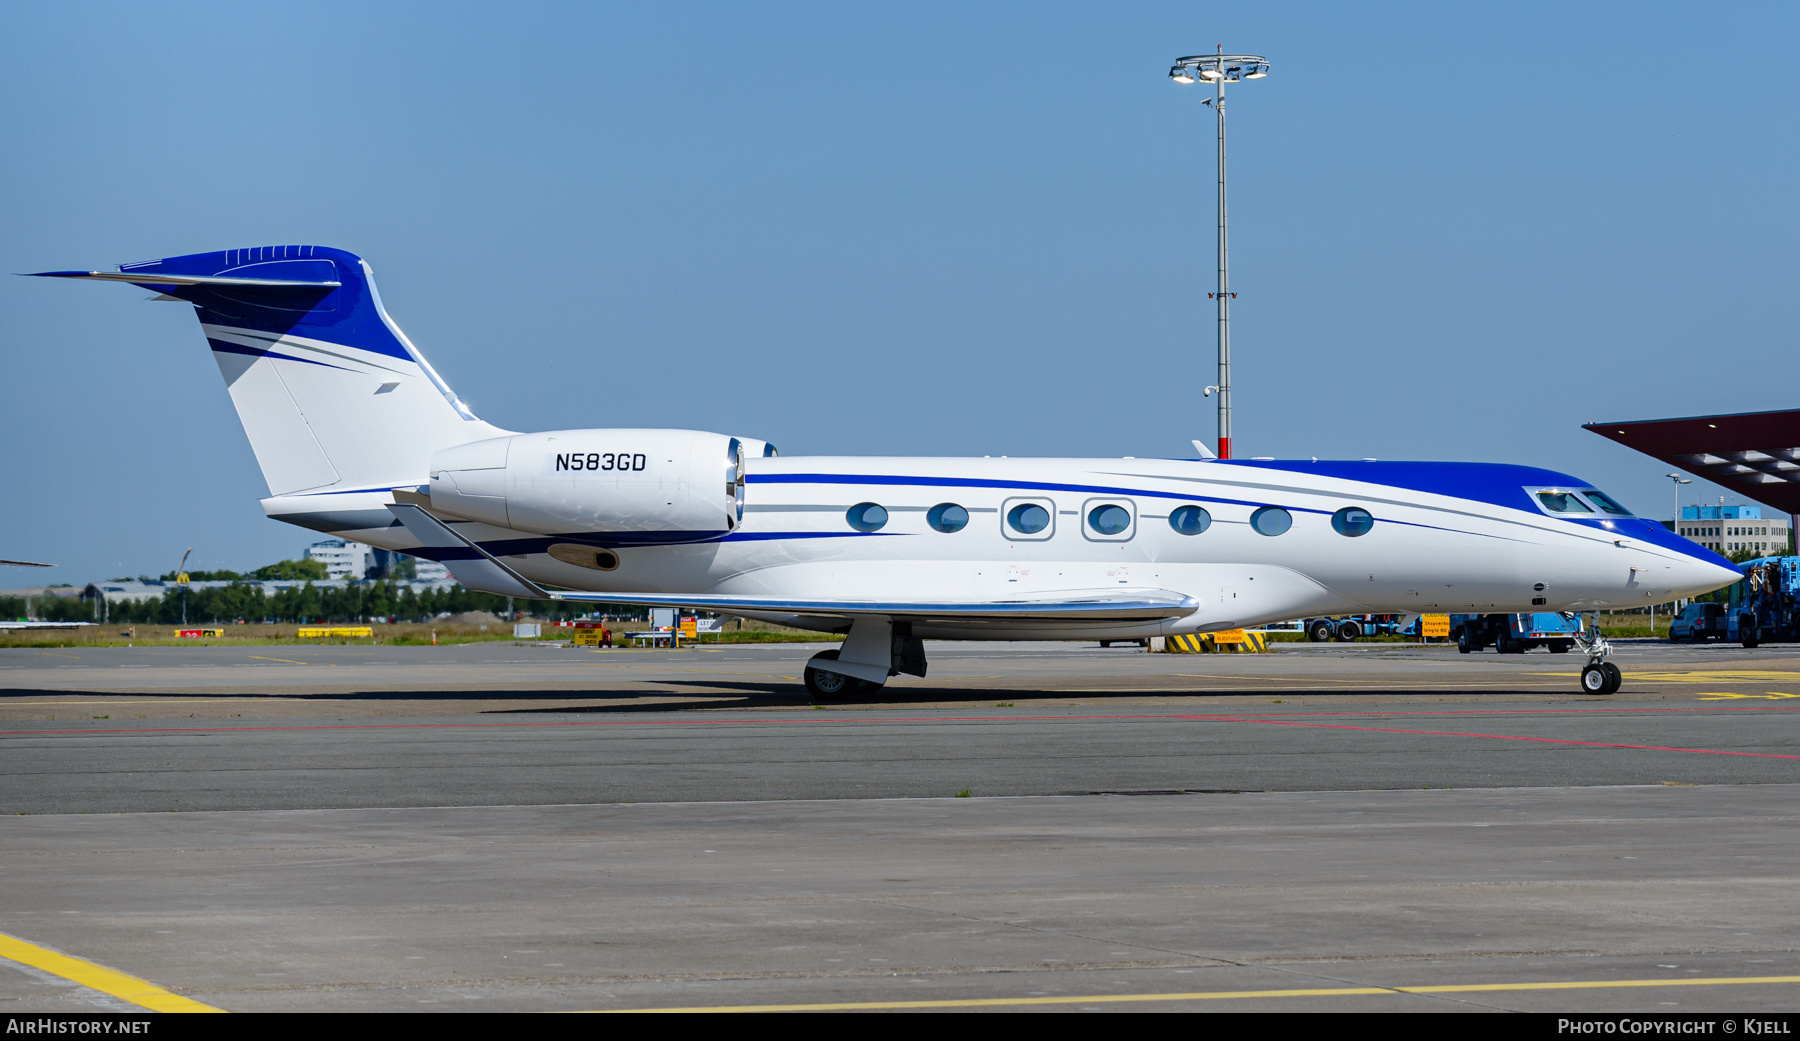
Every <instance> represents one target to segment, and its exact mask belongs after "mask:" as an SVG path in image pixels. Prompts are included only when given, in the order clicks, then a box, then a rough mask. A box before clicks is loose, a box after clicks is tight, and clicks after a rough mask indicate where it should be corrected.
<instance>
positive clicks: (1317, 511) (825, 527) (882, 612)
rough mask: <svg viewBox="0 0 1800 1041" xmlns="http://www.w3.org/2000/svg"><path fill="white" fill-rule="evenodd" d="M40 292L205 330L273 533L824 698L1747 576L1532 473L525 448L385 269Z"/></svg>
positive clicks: (300, 256) (727, 449)
mask: <svg viewBox="0 0 1800 1041" xmlns="http://www.w3.org/2000/svg"><path fill="white" fill-rule="evenodd" d="M40 274H42V275H45V276H50V277H58V278H81V279H99V280H103V281H112V282H128V283H131V284H133V285H137V286H141V287H143V288H145V289H149V290H152V291H155V292H157V293H159V294H161V297H160V298H162V299H174V300H182V301H187V302H189V303H191V304H193V306H194V308H195V311H196V312H197V314H198V316H199V319H200V327H201V329H202V330H203V331H204V332H205V334H206V339H207V343H208V344H210V345H211V347H212V351H213V357H214V358H215V359H216V360H217V361H218V365H219V371H220V372H221V373H223V375H224V377H225V384H226V386H227V387H228V388H229V389H230V392H231V399H232V402H233V404H235V405H236V406H237V411H238V418H239V419H240V420H242V422H243V424H244V432H245V433H246V434H248V435H249V437H250V445H251V448H253V449H254V450H255V452H256V460H257V462H258V463H259V464H260V465H261V467H262V471H263V476H264V477H265V478H266V479H267V481H268V484H269V498H267V499H264V500H263V501H262V504H263V509H264V510H265V512H267V514H268V515H269V516H270V517H273V518H275V519H277V520H282V521H287V522H288V523H290V524H297V525H300V526H301V527H305V528H311V529H313V530H316V531H323V532H329V533H330V534H332V535H336V536H338V537H340V538H345V539H354V540H356V541H359V542H365V543H368V544H370V545H372V546H377V547H380V548H382V549H388V550H398V551H401V552H404V553H410V554H414V555H416V556H421V557H427V558H431V559H434V560H440V561H443V562H445V563H446V564H448V565H449V566H450V568H451V569H452V571H453V573H454V574H455V576H456V578H457V580H458V581H460V582H461V583H462V584H463V585H464V586H466V587H467V588H469V589H473V590H479V591H483V592H488V593H498V594H503V595H507V596H514V597H538V598H543V599H549V600H564V601H574V602H580V603H586V604H641V605H653V606H664V607H678V608H691V609H701V610H709V611H718V612H723V613H728V614H734V615H741V616H744V617H748V618H758V619H764V620H767V621H771V622H777V623H781V624H786V625H795V626H800V627H802V628H807V629H814V630H822V631H830V632H839V633H844V634H845V637H846V638H845V640H844V642H843V644H842V645H841V647H840V648H839V649H837V650H830V651H825V652H823V653H821V654H818V655H815V656H813V658H812V660H811V661H809V662H808V663H807V666H806V669H805V678H806V687H807V689H808V691H809V692H811V694H812V695H813V696H814V697H815V698H819V699H833V698H840V697H846V696H849V695H851V694H853V693H854V692H855V691H857V690H858V689H862V688H864V687H866V686H879V685H881V684H883V683H886V682H887V680H888V679H889V678H890V677H892V676H895V675H899V674H902V673H904V674H908V675H913V676H924V675H925V669H926V663H925V653H924V645H923V643H922V641H923V640H925V639H946V640H1073V639H1083V640H1091V639H1104V640H1130V639H1141V638H1144V637H1155V636H1169V635H1175V634H1181V633H1196V632H1208V631H1217V630H1223V629H1236V628H1241V627H1244V626H1250V625H1257V624H1261V623H1264V622H1271V621H1278V620H1281V619H1289V618H1296V617H1302V616H1307V615H1323V614H1342V613H1361V612H1400V613H1416V612H1427V611H1434V612H1514V611H1533V610H1538V611H1566V612H1575V611H1587V610H1594V609H1597V608H1622V607H1632V606H1643V605H1647V604H1655V603H1662V602H1665V601H1668V600H1671V599H1673V598H1676V597H1687V596H1694V595H1697V594H1700V593H1704V592H1708V591H1710V590H1713V589H1717V588H1720V587H1721V586H1724V585H1726V584H1728V583H1731V582H1735V581H1737V580H1738V579H1739V578H1740V577H1741V576H1740V573H1739V572H1738V570H1737V569H1736V568H1735V567H1733V566H1732V565H1731V564H1730V563H1729V562H1727V561H1726V560H1724V559H1723V558H1721V557H1719V556H1716V555H1715V554H1713V553H1711V552H1709V551H1707V550H1705V549H1703V548H1701V547H1700V546H1698V545H1696V544H1694V543H1692V542H1689V541H1688V540H1687V539H1684V538H1681V537H1679V536H1677V535H1675V534H1673V533H1671V532H1669V531H1668V530H1666V529H1664V528H1663V526H1662V525H1661V524H1659V523H1655V522H1651V521H1645V520H1641V519H1639V518H1637V517H1634V516H1632V514H1631V513H1630V511H1628V510H1626V509H1625V508H1624V507H1623V506H1621V505H1619V503H1618V502H1616V501H1615V500H1614V499H1612V498H1611V497H1610V496H1607V495H1605V494H1604V493H1602V492H1600V491H1598V490H1596V489H1594V488H1592V487H1590V486H1589V485H1588V484H1587V482H1585V481H1581V480H1578V479H1576V478H1574V477H1570V476H1568V475H1567V474H1561V473H1556V472H1553V471H1549V470H1539V469H1534V468H1530V467H1523V466H1505V465H1496V464H1488V463H1432V462H1423V463H1420V462H1377V461H1375V460H1363V461H1360V462H1320V461H1310V462H1295V461H1279V460H1265V459H1258V460H1230V461H1224V460H1216V459H1205V458H1203V459H989V458H981V459H938V458H903V457H874V458H858V457H841V456H809V457H778V456H777V455H776V452H775V448H774V446H773V445H770V444H768V443H766V442H764V441H759V440H757V439H755V438H750V437H732V436H729V435H726V434H714V433H708V432H706V431H699V430H648V429H591V430H551V431H545V432H542V433H529V434H527V433H514V432H512V431H508V430H502V429H500V428H498V427H495V426H493V425H491V424H489V423H486V422H484V421H482V420H481V419H478V418H477V417H476V416H475V415H474V414H472V413H471V412H470V411H469V409H468V408H466V407H465V406H464V405H463V403H462V402H461V401H460V400H459V399H458V398H457V396H456V395H455V394H454V393H453V392H452V391H451V390H450V388H449V386H447V385H446V384H445V383H444V381H443V380H442V379H441V378H439V376H438V374H437V373H436V372H435V371H433V369H432V367H431V365H430V363H428V362H427V361H426V360H425V356H424V355H423V354H421V353H420V352H419V350H418V349H417V348H416V347H414V346H413V344H412V342H411V341H410V340H408V339H407V338H406V334H405V333H402V332H401V331H400V327H399V326H397V325H395V324H394V321H393V319H391V318H389V317H388V314H387V311H386V310H385V309H384V308H383V307H382V304H381V297H380V295H379V294H378V293H377V292H376V290H375V280H374V277H373V274H372V272H371V270H370V268H369V266H368V264H366V263H365V262H364V261H363V260H362V259H361V258H359V257H356V256H354V255H352V254H350V253H346V252H344V251H342V250H336V249H328V248H325V247H322V246H263V247H257V248H252V249H235V250H227V251H224V252H219V253H201V254H194V255H191V256H183V257H170V258H167V259H164V260H154V261H148V262H146V263H141V264H126V265H123V266H122V267H121V268H120V269H119V270H117V271H46V272H40ZM1197 447H1198V446H1197ZM1202 454H1205V453H1204V450H1203V449H1202ZM1583 645H1584V649H1585V650H1586V651H1587V653H1588V667H1587V668H1586V669H1584V670H1583V674H1582V689H1583V690H1585V691H1588V692H1589V693H1595V694H1605V693H1611V692H1612V691H1614V690H1616V689H1617V688H1618V684H1619V671H1618V668H1617V667H1616V666H1614V665H1613V664H1612V663H1610V662H1607V661H1605V658H1606V655H1607V653H1608V648H1607V645H1606V642H1605V641H1604V639H1600V638H1598V637H1597V635H1594V636H1590V637H1589V638H1586V639H1584V641H1583Z"/></svg>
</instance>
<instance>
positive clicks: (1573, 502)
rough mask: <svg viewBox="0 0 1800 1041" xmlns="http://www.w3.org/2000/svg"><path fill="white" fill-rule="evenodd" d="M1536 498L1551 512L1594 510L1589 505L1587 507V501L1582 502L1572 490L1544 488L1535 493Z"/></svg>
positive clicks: (1588, 511)
mask: <svg viewBox="0 0 1800 1041" xmlns="http://www.w3.org/2000/svg"><path fill="white" fill-rule="evenodd" d="M1537 499H1538V502H1541V503H1543V504H1544V509H1546V510H1549V511H1550V512H1551V513H1593V512H1594V511H1593V509H1592V508H1591V507H1589V506H1588V504H1587V503H1585V502H1582V501H1581V497H1580V496H1578V495H1576V494H1575V493H1574V492H1562V491H1556V490H1554V489H1545V490H1544V491H1541V492H1538V493H1537Z"/></svg>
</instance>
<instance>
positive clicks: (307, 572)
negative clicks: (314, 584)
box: [256, 559, 328, 582]
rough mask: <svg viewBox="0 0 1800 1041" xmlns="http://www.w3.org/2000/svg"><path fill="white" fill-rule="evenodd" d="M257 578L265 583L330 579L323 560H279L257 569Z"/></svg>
mask: <svg viewBox="0 0 1800 1041" xmlns="http://www.w3.org/2000/svg"><path fill="white" fill-rule="evenodd" d="M256 577H257V578H259V579H262V580H263V581H265V582H267V581H270V580H275V579H289V580H292V581H300V580H302V579H315V580H316V579H322V578H326V577H328V572H327V571H326V570H325V562H324V561H322V560H312V559H307V560H277V561H276V562H275V563H273V564H269V565H267V566H265V567H259V568H257V569H256Z"/></svg>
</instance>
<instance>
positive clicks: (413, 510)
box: [388, 503, 559, 600]
mask: <svg viewBox="0 0 1800 1041" xmlns="http://www.w3.org/2000/svg"><path fill="white" fill-rule="evenodd" d="M388 512H389V513H392V514H393V515H394V516H395V517H397V518H398V519H399V521H400V523H402V524H404V525H406V530H407V531H410V532H412V533H413V537H414V538H416V539H418V540H419V541H420V542H421V543H423V544H424V548H426V549H428V550H431V552H430V553H422V554H420V556H429V557H432V558H433V559H435V560H438V561H442V562H443V563H445V564H448V565H449V567H450V572H451V573H452V574H454V575H455V576H456V580H457V581H458V582H461V583H462V584H463V586H464V587H465V588H468V589H472V590H474V591H475V592H477V593H494V594H496V595H498V596H522V597H525V598H526V599H528V600H556V599H559V598H558V597H557V596H556V595H554V594H552V593H547V592H545V591H544V590H543V589H541V588H540V587H539V586H538V584H537V583H535V582H533V581H532V580H531V579H529V578H526V577H525V576H524V575H521V574H519V573H518V572H517V571H514V570H513V569H512V568H509V567H507V566H506V565H505V564H502V563H500V561H499V560H497V559H495V557H494V555H493V554H491V553H489V552H488V551H487V550H485V549H482V548H481V547H480V546H479V545H476V544H475V543H474V542H471V541H469V540H468V539H466V538H463V537H462V535H460V534H458V533H457V531H456V529H454V528H452V527H450V525H448V524H445V523H444V522H443V521H441V520H438V519H437V518H436V517H433V516H432V515H431V514H429V513H427V512H425V510H423V509H422V508H420V507H418V506H414V505H412V504H411V503H401V504H398V505H394V506H389V507H388Z"/></svg>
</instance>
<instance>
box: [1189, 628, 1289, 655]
mask: <svg viewBox="0 0 1800 1041" xmlns="http://www.w3.org/2000/svg"><path fill="white" fill-rule="evenodd" d="M1268 649H1269V643H1268V637H1267V636H1265V635H1264V634H1262V633H1259V632H1256V631H1254V630H1248V629H1223V630H1220V631H1219V632H1216V633H1183V634H1182V635H1180V636H1169V637H1165V638H1164V639H1163V650H1164V651H1165V652H1167V653H1169V654H1227V653H1229V654H1237V653H1244V654H1262V653H1264V652H1266V651H1267V650H1268Z"/></svg>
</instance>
